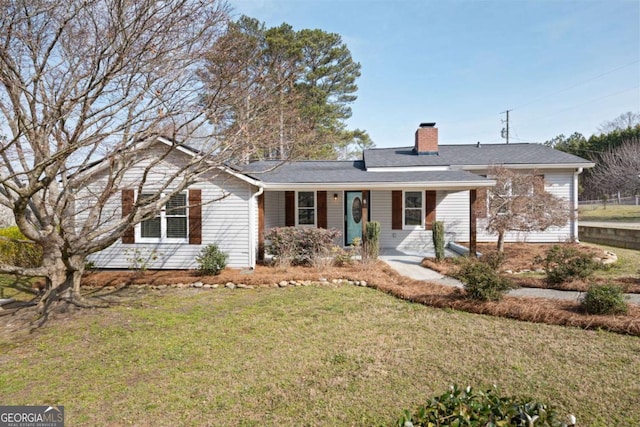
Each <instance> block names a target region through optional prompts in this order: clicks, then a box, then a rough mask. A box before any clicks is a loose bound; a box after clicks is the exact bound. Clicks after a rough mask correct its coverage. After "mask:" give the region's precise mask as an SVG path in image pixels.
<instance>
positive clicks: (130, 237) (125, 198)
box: [122, 190, 136, 243]
mask: <svg viewBox="0 0 640 427" xmlns="http://www.w3.org/2000/svg"><path fill="white" fill-rule="evenodd" d="M134 202H135V193H134V191H133V190H122V218H126V217H128V216H129V214H130V213H131V211H133V204H134ZM135 242H136V232H135V229H134V228H133V227H127V229H126V230H125V231H124V234H123V235H122V243H135Z"/></svg>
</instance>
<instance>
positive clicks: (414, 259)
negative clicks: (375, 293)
mask: <svg viewBox="0 0 640 427" xmlns="http://www.w3.org/2000/svg"><path fill="white" fill-rule="evenodd" d="M433 256H435V255H434V254H425V255H418V254H410V253H404V252H400V251H396V250H388V249H385V250H383V251H382V253H381V254H380V259H381V260H382V261H384V262H386V263H387V264H389V266H390V267H391V268H393V269H394V270H396V271H397V272H398V273H399V274H401V275H402V276H405V277H409V278H411V279H414V280H425V281H429V282H434V283H439V284H441V285H445V286H454V287H458V288H462V287H463V286H464V285H463V283H462V282H461V281H459V280H457V279H453V278H451V277H447V276H444V275H442V274H440V273H438V272H436V271H433V270H430V269H428V268H424V267H422V266H421V265H420V263H421V262H422V259H423V258H425V257H433ZM447 256H453V254H452V253H447ZM582 294H583V292H576V291H557V290H555V289H539V288H519V289H514V290H512V291H510V292H509V293H508V295H512V296H516V297H530V298H551V299H561V300H572V301H578V300H579V299H580V298H581V296H582ZM625 297H626V299H627V302H630V303H632V304H639V305H640V294H625Z"/></svg>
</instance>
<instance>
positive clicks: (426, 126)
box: [420, 122, 436, 128]
mask: <svg viewBox="0 0 640 427" xmlns="http://www.w3.org/2000/svg"><path fill="white" fill-rule="evenodd" d="M435 125H436V122H424V123H420V127H421V128H432V127H435Z"/></svg>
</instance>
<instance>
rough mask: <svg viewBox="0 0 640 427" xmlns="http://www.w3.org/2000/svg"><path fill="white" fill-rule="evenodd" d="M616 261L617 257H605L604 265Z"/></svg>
mask: <svg viewBox="0 0 640 427" xmlns="http://www.w3.org/2000/svg"><path fill="white" fill-rule="evenodd" d="M616 262H618V259H617V258H615V259H614V258H605V259H603V260H602V265H609V264H615V263H616Z"/></svg>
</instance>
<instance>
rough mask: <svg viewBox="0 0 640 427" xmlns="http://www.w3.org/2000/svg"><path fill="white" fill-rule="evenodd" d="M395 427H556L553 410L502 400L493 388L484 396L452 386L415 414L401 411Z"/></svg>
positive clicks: (522, 400)
mask: <svg viewBox="0 0 640 427" xmlns="http://www.w3.org/2000/svg"><path fill="white" fill-rule="evenodd" d="M397 425H398V426H399V427H422V426H425V427H426V426H474V427H475V426H477V427H485V426H505V427H509V426H513V427H520V426H522V427H529V426H533V425H535V426H536V427H560V426H566V424H564V423H562V422H561V421H560V420H559V416H558V414H557V412H556V410H555V409H554V408H553V407H551V406H550V405H547V404H544V403H540V402H537V401H535V400H532V399H529V398H522V397H503V396H500V395H499V393H498V390H497V388H495V387H494V388H492V389H489V390H487V391H486V392H482V391H476V390H473V389H472V388H471V387H467V388H466V389H464V390H462V389H460V388H458V386H455V385H454V386H452V387H451V388H450V390H449V391H448V392H446V393H444V394H442V395H441V396H435V397H433V398H432V399H431V400H430V401H429V402H428V403H427V404H426V405H424V406H421V407H420V408H419V409H418V410H417V411H415V412H411V411H408V410H406V411H404V414H403V415H402V416H401V417H400V418H399V419H398V422H397Z"/></svg>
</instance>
